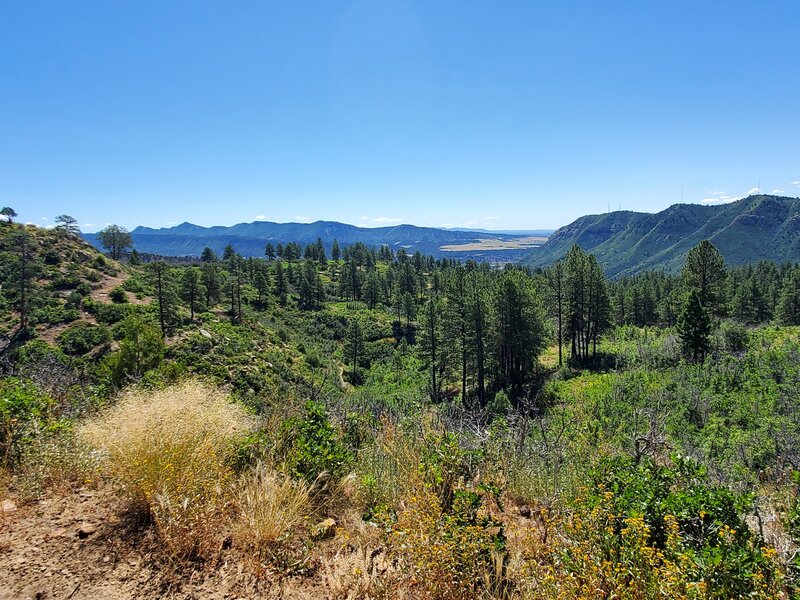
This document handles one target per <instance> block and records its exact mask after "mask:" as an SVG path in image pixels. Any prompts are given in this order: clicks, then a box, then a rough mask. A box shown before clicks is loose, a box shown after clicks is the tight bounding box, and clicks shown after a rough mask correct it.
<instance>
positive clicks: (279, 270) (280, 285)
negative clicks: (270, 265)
mask: <svg viewBox="0 0 800 600" xmlns="http://www.w3.org/2000/svg"><path fill="white" fill-rule="evenodd" d="M274 289H275V295H276V296H277V297H278V302H279V304H280V305H281V306H286V302H287V300H288V294H289V283H288V281H287V280H286V273H285V272H284V270H283V263H282V262H280V261H278V262H277V263H275V288H274Z"/></svg>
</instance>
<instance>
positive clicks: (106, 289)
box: [92, 271, 147, 304]
mask: <svg viewBox="0 0 800 600" xmlns="http://www.w3.org/2000/svg"><path fill="white" fill-rule="evenodd" d="M128 279H129V276H128V274H127V273H126V272H125V271H119V273H118V274H117V275H114V276H113V277H111V276H108V277H104V278H103V280H102V281H101V282H100V286H99V287H98V288H97V289H94V290H92V300H94V301H95V302H104V303H106V304H108V303H110V302H111V298H110V297H109V294H110V293H111V290H113V289H114V288H115V287H117V286H120V285H122V284H123V283H125V282H126V281H128ZM125 294H126V295H127V296H128V302H129V303H130V304H147V300H146V299H144V300H139V299H138V298H137V297H136V296H135V295H134V294H131V293H130V292H125Z"/></svg>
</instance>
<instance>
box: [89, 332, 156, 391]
mask: <svg viewBox="0 0 800 600" xmlns="http://www.w3.org/2000/svg"><path fill="white" fill-rule="evenodd" d="M121 330H122V332H123V337H122V340H121V341H120V344H119V352H116V353H114V354H112V355H111V356H109V357H108V358H107V359H106V362H105V363H104V367H105V369H106V371H107V372H108V374H109V375H110V378H111V382H112V383H113V384H114V385H115V386H117V387H122V386H123V385H124V384H126V383H129V382H131V381H137V380H138V379H140V378H141V377H142V375H144V374H145V373H146V372H147V371H149V370H150V369H154V368H156V367H157V366H158V365H160V364H161V360H162V359H163V358H164V351H165V349H166V348H165V346H164V340H163V338H162V337H161V332H160V331H159V330H158V329H156V328H155V327H154V326H152V325H150V324H149V323H147V322H145V321H144V320H142V319H141V318H140V317H137V316H131V317H128V318H127V319H126V320H125V322H124V323H123V324H122V326H121Z"/></svg>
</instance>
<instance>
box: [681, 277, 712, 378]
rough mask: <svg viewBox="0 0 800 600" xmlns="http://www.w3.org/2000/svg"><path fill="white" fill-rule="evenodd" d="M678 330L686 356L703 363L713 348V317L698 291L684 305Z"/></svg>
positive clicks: (694, 291) (694, 290) (691, 293)
mask: <svg viewBox="0 0 800 600" xmlns="http://www.w3.org/2000/svg"><path fill="white" fill-rule="evenodd" d="M677 328H678V335H679V336H680V338H681V347H682V349H683V354H684V356H686V357H687V358H690V359H691V360H693V361H695V362H702V361H703V360H704V359H705V356H706V354H707V353H708V351H709V349H710V347H711V317H710V315H709V313H708V310H707V309H706V308H705V307H704V306H703V303H702V302H701V300H700V293H699V292H698V291H697V290H696V289H693V290H692V291H691V292H690V293H689V295H688V296H687V297H686V300H685V301H684V303H683V308H682V309H681V313H680V315H679V316H678V325H677Z"/></svg>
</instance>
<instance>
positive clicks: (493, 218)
mask: <svg viewBox="0 0 800 600" xmlns="http://www.w3.org/2000/svg"><path fill="white" fill-rule="evenodd" d="M499 218H500V217H483V220H484V221H496V220H497V219H499Z"/></svg>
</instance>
